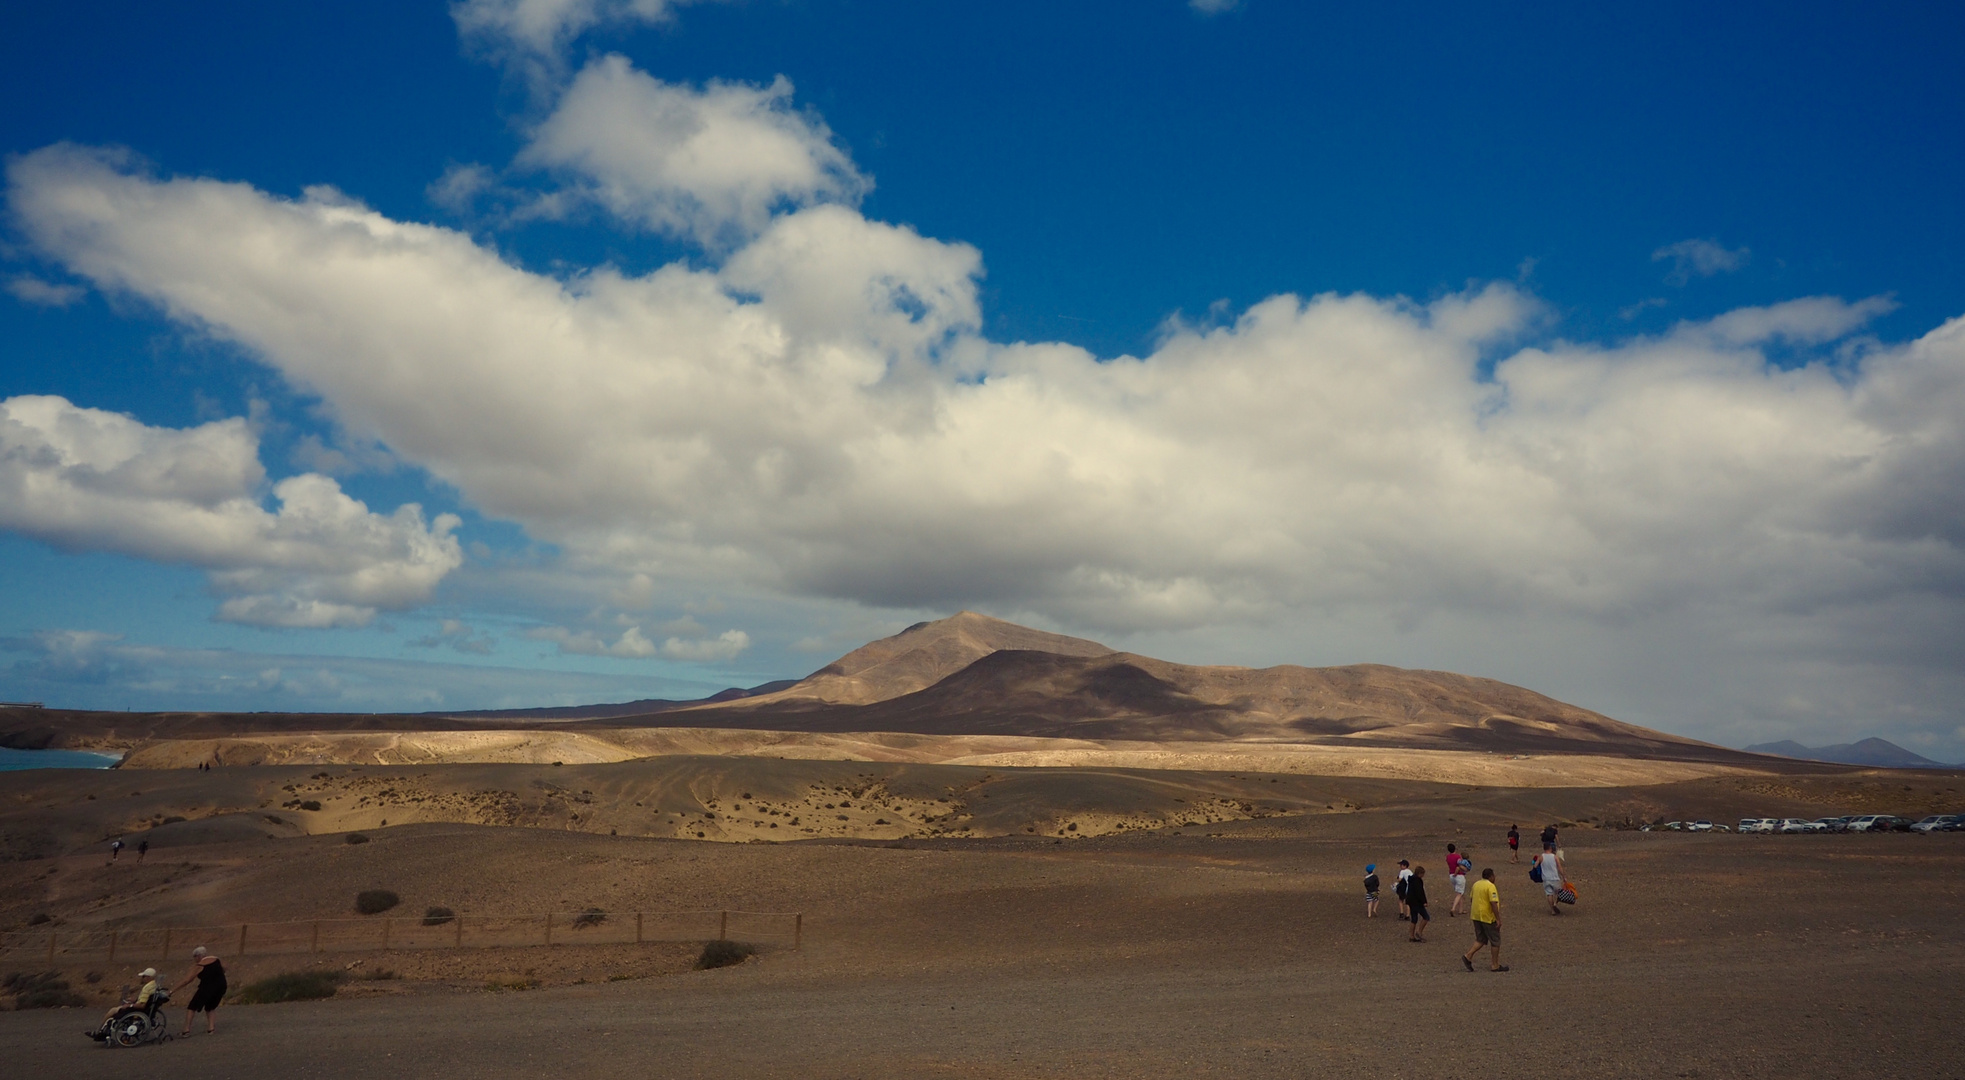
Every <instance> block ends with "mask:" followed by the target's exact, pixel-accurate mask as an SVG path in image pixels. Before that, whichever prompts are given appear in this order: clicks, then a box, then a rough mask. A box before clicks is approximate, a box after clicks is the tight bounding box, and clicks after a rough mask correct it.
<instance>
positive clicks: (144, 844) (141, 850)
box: [136, 836, 150, 863]
mask: <svg viewBox="0 0 1965 1080" xmlns="http://www.w3.org/2000/svg"><path fill="white" fill-rule="evenodd" d="M148 854H150V838H149V837H147V836H146V837H144V838H143V839H141V840H138V841H137V842H136V861H137V862H138V863H142V862H143V857H144V856H145V855H148Z"/></svg>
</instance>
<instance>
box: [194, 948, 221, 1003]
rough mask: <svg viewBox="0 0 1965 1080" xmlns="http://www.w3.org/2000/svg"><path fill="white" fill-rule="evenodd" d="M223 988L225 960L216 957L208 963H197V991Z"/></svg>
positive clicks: (203, 991)
mask: <svg viewBox="0 0 1965 1080" xmlns="http://www.w3.org/2000/svg"><path fill="white" fill-rule="evenodd" d="M223 989H225V962H224V961H223V960H220V959H218V958H217V957H213V958H212V962H211V963H209V964H199V965H198V992H199V993H200V994H202V993H205V992H207V991H211V990H223Z"/></svg>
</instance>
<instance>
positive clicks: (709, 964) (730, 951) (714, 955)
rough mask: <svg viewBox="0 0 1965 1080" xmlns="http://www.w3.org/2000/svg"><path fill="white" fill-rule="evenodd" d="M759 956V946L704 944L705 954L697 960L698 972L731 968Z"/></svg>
mask: <svg viewBox="0 0 1965 1080" xmlns="http://www.w3.org/2000/svg"><path fill="white" fill-rule="evenodd" d="M756 955H757V946H755V945H752V944H750V943H749V942H745V941H707V942H704V943H703V954H702V955H701V956H698V957H697V958H696V970H697V971H708V970H709V969H711V968H720V967H729V966H730V965H732V964H741V963H743V962H744V961H745V960H748V959H750V958H751V957H753V956H756Z"/></svg>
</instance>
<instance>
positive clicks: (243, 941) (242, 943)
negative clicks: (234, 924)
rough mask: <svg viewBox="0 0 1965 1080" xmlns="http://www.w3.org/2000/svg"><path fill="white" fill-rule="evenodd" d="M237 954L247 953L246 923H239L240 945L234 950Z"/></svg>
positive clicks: (234, 953)
mask: <svg viewBox="0 0 1965 1080" xmlns="http://www.w3.org/2000/svg"><path fill="white" fill-rule="evenodd" d="M233 955H235V956H244V955H246V924H245V923H240V924H239V947H238V948H237V949H236V950H234V951H233Z"/></svg>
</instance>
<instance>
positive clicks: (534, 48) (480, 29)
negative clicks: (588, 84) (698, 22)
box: [450, 0, 705, 92]
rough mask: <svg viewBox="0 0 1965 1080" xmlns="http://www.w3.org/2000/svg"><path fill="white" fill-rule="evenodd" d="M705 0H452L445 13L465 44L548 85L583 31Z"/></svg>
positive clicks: (651, 18) (663, 16)
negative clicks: (448, 13)
mask: <svg viewBox="0 0 1965 1080" xmlns="http://www.w3.org/2000/svg"><path fill="white" fill-rule="evenodd" d="M702 2H705V0H455V2H454V3H452V4H451V5H450V16H451V19H452V20H453V21H455V22H456V23H457V33H458V36H459V37H461V38H462V39H463V40H464V43H465V45H466V46H467V47H469V48H470V49H472V50H474V51H476V52H479V53H481V54H484V55H488V56H489V57H490V58H491V59H493V60H496V61H498V62H500V63H503V64H505V65H508V66H509V67H510V68H512V69H515V70H516V71H517V72H518V73H519V74H521V75H522V76H524V77H525V78H526V79H527V80H528V81H530V82H531V84H532V87H533V89H534V90H535V91H536V92H537V91H547V90H549V89H551V88H552V87H553V86H554V85H555V84H556V83H557V81H558V80H559V79H560V78H562V77H563V75H564V71H565V67H566V55H567V53H568V51H569V49H570V47H571V46H572V44H573V42H574V41H576V40H577V39H578V38H579V37H580V36H581V35H582V34H585V33H587V32H588V31H590V30H595V29H599V28H602V27H606V26H648V25H654V24H657V23H662V22H667V21H668V20H669V19H671V18H673V17H674V15H675V9H676V8H679V7H684V6H686V5H688V4H691V3H702Z"/></svg>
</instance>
